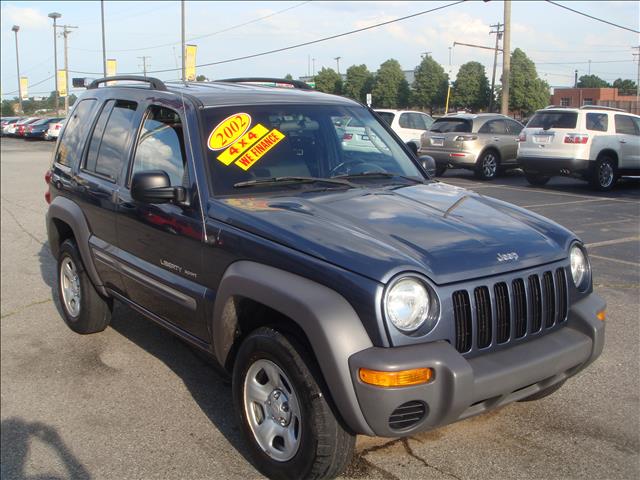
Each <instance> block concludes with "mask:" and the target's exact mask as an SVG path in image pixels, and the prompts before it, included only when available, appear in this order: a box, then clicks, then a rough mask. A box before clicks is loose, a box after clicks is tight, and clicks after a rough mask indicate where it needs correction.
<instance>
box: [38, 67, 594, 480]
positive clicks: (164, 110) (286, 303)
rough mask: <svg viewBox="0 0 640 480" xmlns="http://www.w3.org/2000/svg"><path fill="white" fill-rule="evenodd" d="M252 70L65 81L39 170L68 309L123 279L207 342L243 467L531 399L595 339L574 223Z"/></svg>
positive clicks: (273, 468) (309, 473)
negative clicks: (59, 122) (518, 201)
mask: <svg viewBox="0 0 640 480" xmlns="http://www.w3.org/2000/svg"><path fill="white" fill-rule="evenodd" d="M263 80H264V79H260V80H259V81H256V79H253V81H251V79H231V80H227V81H216V82H211V83H197V84H196V83H180V84H165V83H163V82H161V81H160V80H157V79H153V78H142V77H112V78H107V79H101V80H96V81H94V82H93V83H92V84H91V85H89V87H88V88H87V90H86V92H85V93H84V94H83V95H82V96H81V97H80V98H79V99H78V101H77V103H76V104H75V105H74V108H73V111H72V112H71V115H70V116H69V118H68V121H67V122H66V124H65V126H64V130H63V131H62V133H61V134H60V138H59V140H58V143H57V146H56V149H55V154H54V158H53V163H52V167H51V170H50V171H49V172H48V173H47V175H46V179H47V182H48V184H49V190H48V192H47V193H46V197H47V200H48V201H49V202H50V206H49V210H48V213H47V227H48V235H49V245H50V248H51V251H52V253H53V255H54V256H55V257H56V259H57V261H58V280H59V299H60V303H61V305H62V306H63V312H64V317H65V318H64V320H65V322H66V323H67V325H68V326H69V327H70V328H71V329H72V330H74V331H76V332H78V333H83V334H88V333H95V332H99V331H102V330H104V329H105V328H106V327H107V326H108V324H109V321H110V318H111V311H112V305H113V301H114V300H118V301H120V302H123V303H125V304H127V305H129V306H130V307H132V308H134V309H135V310H137V311H138V312H140V313H141V314H142V315H144V316H146V317H148V318H150V319H152V320H154V321H155V322H157V323H158V324H160V325H161V326H163V327H165V328H167V329H169V330H170V331H171V332H173V333H174V334H175V335H178V336H179V337H180V338H182V339H183V340H185V341H186V342H189V343H190V344H191V345H193V346H195V347H196V348H198V349H200V350H202V351H203V352H205V353H207V354H208V355H210V356H211V357H212V358H213V359H214V360H215V361H216V362H217V363H218V364H219V366H220V367H221V368H222V369H223V370H225V371H226V372H227V373H228V374H229V375H230V376H231V377H232V384H233V388H232V389H233V397H234V403H235V406H236V410H237V414H238V422H239V425H240V426H241V430H242V432H243V434H244V436H245V438H246V441H247V444H248V450H249V453H250V456H251V459H252V460H253V462H254V463H255V465H256V467H257V468H258V469H259V470H260V471H261V472H263V473H264V474H266V475H267V476H269V477H271V478H291V479H293V478H296V479H297V478H327V477H334V476H336V475H338V474H340V472H341V471H342V470H343V469H344V468H345V466H346V465H347V464H348V463H349V461H350V459H351V456H352V453H353V449H354V443H355V435H356V434H364V435H379V436H387V437H398V436H405V435H411V434H413V433H416V432H419V431H424V430H428V429H433V428H436V427H438V426H441V425H445V424H448V423H451V422H455V421H457V420H461V419H464V418H467V417H470V416H472V415H476V414H479V413H483V412H486V411H488V410H490V409H493V408H496V407H499V406H502V405H505V404H507V403H509V402H513V401H518V400H535V399H538V398H542V397H544V396H546V395H549V394H550V393H552V392H554V391H555V390H557V389H558V388H559V387H560V386H561V385H562V384H563V382H564V381H565V380H566V379H567V378H569V377H570V376H572V375H575V374H576V373H577V372H579V371H580V370H582V369H583V368H585V366H587V365H588V364H589V363H591V362H592V361H593V360H594V359H595V358H596V357H597V356H598V355H599V354H600V352H601V351H602V346H603V341H604V322H603V320H604V316H605V312H604V308H605V304H604V302H603V301H602V300H601V299H600V298H599V297H597V296H596V295H595V294H594V293H592V281H591V269H590V265H589V260H588V257H587V253H586V250H585V247H584V245H583V244H582V243H581V242H580V240H579V239H578V238H577V237H576V236H575V235H574V234H573V233H571V232H570V231H568V230H566V229H564V228H562V227H560V226H559V225H557V224H555V223H553V222H551V221H549V220H547V219H545V218H543V217H541V216H539V215H536V214H534V213H531V212H528V211H526V210H524V209H521V208H518V207H515V206H513V205H510V204H508V203H504V202H501V201H497V200H494V199H491V198H488V197H485V196H482V195H478V194H476V193H473V192H470V191H467V190H464V189H461V188H456V187H453V186H450V185H447V184H445V183H440V182H437V181H434V180H433V179H432V178H431V174H430V173H429V169H431V168H433V166H434V165H433V160H432V159H430V158H420V159H418V158H416V157H415V156H414V154H413V153H412V151H411V150H410V149H409V148H407V146H406V145H404V144H403V143H402V142H401V140H400V139H399V138H398V137H397V136H396V135H395V134H394V133H393V131H391V129H390V128H389V127H388V126H387V124H386V123H385V122H384V121H382V120H381V119H380V118H378V117H377V116H376V114H375V113H374V112H373V111H371V110H369V109H367V108H366V107H364V106H362V105H360V104H358V103H356V102H354V101H351V100H348V99H345V98H341V97H337V96H333V95H326V94H322V93H319V92H315V91H313V90H311V89H309V88H308V87H306V85H305V84H302V83H301V82H296V81H292V82H291V81H290V82H287V81H276V82H274V83H273V85H268V84H265V82H264V81H263ZM107 81H108V82H110V83H109V84H107V83H106V82H107ZM113 82H115V85H114V84H113ZM122 82H125V83H124V84H123V83H122ZM126 82H128V83H126ZM350 125H351V127H350ZM353 125H357V127H353ZM347 135H350V136H351V137H350V139H349V140H352V139H353V136H354V135H356V136H357V137H358V141H357V142H354V141H345V136H347Z"/></svg>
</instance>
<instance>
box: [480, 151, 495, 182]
mask: <svg viewBox="0 0 640 480" xmlns="http://www.w3.org/2000/svg"><path fill="white" fill-rule="evenodd" d="M499 166H500V159H499V158H498V154H497V153H496V152H494V151H493V150H488V151H486V152H484V153H483V154H482V156H481V157H480V158H479V159H478V163H477V165H476V170H475V172H476V177H478V178H480V179H482V180H493V179H494V178H496V176H497V175H498V167H499Z"/></svg>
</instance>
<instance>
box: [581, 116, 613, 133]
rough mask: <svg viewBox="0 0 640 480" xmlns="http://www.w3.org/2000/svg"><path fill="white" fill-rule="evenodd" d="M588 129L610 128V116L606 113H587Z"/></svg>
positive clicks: (605, 129) (602, 130) (603, 130)
mask: <svg viewBox="0 0 640 480" xmlns="http://www.w3.org/2000/svg"><path fill="white" fill-rule="evenodd" d="M586 120H587V130H593V131H596V132H606V131H607V129H608V128H609V116H608V115H607V114H606V113H587V118H586Z"/></svg>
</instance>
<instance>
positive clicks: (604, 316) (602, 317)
mask: <svg viewBox="0 0 640 480" xmlns="http://www.w3.org/2000/svg"><path fill="white" fill-rule="evenodd" d="M596 318H597V319H598V320H600V321H601V322H604V321H605V320H606V319H607V311H606V310H601V311H599V312H598V313H596Z"/></svg>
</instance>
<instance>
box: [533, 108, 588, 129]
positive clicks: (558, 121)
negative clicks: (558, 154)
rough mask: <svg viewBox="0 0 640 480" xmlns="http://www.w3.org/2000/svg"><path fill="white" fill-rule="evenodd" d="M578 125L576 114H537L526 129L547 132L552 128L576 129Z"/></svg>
mask: <svg viewBox="0 0 640 480" xmlns="http://www.w3.org/2000/svg"><path fill="white" fill-rule="evenodd" d="M577 123H578V112H558V111H555V112H554V111H550V112H537V113H536V114H535V115H534V116H533V118H532V119H531V120H529V123H528V124H527V128H542V129H544V130H549V129H552V128H567V129H569V128H576V125H577Z"/></svg>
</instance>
